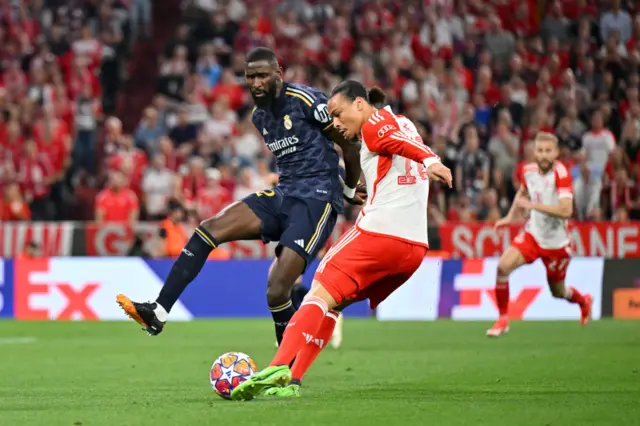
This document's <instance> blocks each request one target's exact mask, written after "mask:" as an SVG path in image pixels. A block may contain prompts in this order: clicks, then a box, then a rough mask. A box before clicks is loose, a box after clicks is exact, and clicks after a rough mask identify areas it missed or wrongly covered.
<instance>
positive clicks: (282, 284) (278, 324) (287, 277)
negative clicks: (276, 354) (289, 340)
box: [267, 247, 307, 345]
mask: <svg viewBox="0 0 640 426" xmlns="http://www.w3.org/2000/svg"><path fill="white" fill-rule="evenodd" d="M306 265H307V262H306V260H305V259H304V258H303V257H302V256H300V255H299V254H298V253H296V252H295V251H293V250H291V249H290V248H289V247H282V251H281V252H280V256H278V258H277V259H276V261H275V262H274V264H273V265H272V267H271V269H270V271H269V278H268V280H267V304H268V306H269V311H270V312H271V316H272V318H273V324H274V327H275V331H276V340H277V343H278V345H280V342H282V336H283V334H284V331H285V329H286V328H287V324H289V321H290V320H291V318H292V317H293V314H295V313H296V306H295V305H294V303H293V301H292V299H291V290H292V288H293V286H294V285H295V283H296V280H297V279H298V278H299V277H300V275H302V273H303V272H304V268H305V267H306Z"/></svg>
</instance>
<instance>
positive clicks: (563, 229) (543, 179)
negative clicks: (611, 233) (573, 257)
mask: <svg viewBox="0 0 640 426" xmlns="http://www.w3.org/2000/svg"><path fill="white" fill-rule="evenodd" d="M520 181H521V182H522V183H523V186H524V188H525V189H526V190H527V191H528V192H529V197H530V198H531V201H532V202H534V203H540V204H545V205H548V206H554V205H557V204H558V203H559V202H560V199H561V198H570V199H572V198H573V187H572V180H571V175H570V174H569V171H568V170H567V168H566V167H565V166H564V164H562V163H561V162H559V161H556V162H555V163H554V164H553V167H551V169H550V170H549V171H548V172H547V173H544V174H543V173H542V172H540V169H539V168H538V165H537V164H536V163H529V164H527V165H525V166H524V167H523V168H522V176H521V177H520ZM525 231H526V232H528V233H530V234H531V235H532V236H533V238H534V239H535V240H536V242H537V243H538V245H539V246H540V247H541V248H543V249H558V248H563V247H566V246H568V245H569V243H570V241H571V237H570V234H569V221H568V220H567V219H562V218H559V217H554V216H551V215H548V214H546V213H542V212H539V211H536V210H532V211H531V213H530V215H529V220H527V223H526V225H525Z"/></svg>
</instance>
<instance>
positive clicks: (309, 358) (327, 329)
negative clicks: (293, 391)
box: [291, 311, 340, 380]
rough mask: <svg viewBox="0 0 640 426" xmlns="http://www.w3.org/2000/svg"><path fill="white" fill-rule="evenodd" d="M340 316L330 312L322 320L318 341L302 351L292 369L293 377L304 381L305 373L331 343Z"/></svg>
mask: <svg viewBox="0 0 640 426" xmlns="http://www.w3.org/2000/svg"><path fill="white" fill-rule="evenodd" d="M338 315H340V313H339V312H336V311H329V312H328V313H327V315H325V317H324V320H322V324H321V325H320V329H319V330H318V336H317V339H316V340H314V341H312V342H310V343H307V344H306V345H305V346H304V347H303V348H302V350H301V351H300V352H298V355H297V356H296V360H295V362H294V363H293V368H291V376H292V377H293V378H294V379H297V380H302V377H303V376H304V373H306V372H307V370H308V369H309V367H311V364H313V362H314V361H315V360H316V358H317V357H318V355H320V352H321V351H322V348H324V347H325V346H327V343H329V340H330V339H331V336H332V335H333V329H334V328H336V321H337V320H338Z"/></svg>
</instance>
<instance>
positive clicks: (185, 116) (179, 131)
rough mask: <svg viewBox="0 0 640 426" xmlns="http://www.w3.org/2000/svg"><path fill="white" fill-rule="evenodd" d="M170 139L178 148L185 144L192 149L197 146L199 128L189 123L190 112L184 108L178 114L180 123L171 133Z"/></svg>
mask: <svg viewBox="0 0 640 426" xmlns="http://www.w3.org/2000/svg"><path fill="white" fill-rule="evenodd" d="M169 137H170V138H171V140H172V141H173V143H174V144H175V146H177V147H180V146H181V145H183V144H184V145H186V146H190V147H192V148H193V147H194V146H195V143H196V139H197V137H198V127H197V126H196V125H195V124H193V123H190V122H189V112H188V111H187V110H186V109H184V108H183V109H181V110H180V111H179V112H178V122H177V124H176V125H175V126H174V127H173V128H172V129H171V130H170V131H169Z"/></svg>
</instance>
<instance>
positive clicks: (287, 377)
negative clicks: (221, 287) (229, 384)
mask: <svg viewBox="0 0 640 426" xmlns="http://www.w3.org/2000/svg"><path fill="white" fill-rule="evenodd" d="M383 100H384V94H383V93H382V91H380V90H379V89H372V90H371V91H369V92H367V89H366V88H365V87H364V86H363V85H362V84H361V83H359V82H356V81H351V80H349V81H345V82H343V83H341V84H339V85H338V86H337V87H336V88H335V89H334V90H333V92H332V93H331V97H330V99H329V101H328V103H327V105H328V111H329V114H330V115H331V117H332V118H333V125H334V126H335V128H336V129H338V130H339V131H340V132H341V133H342V135H343V136H344V137H345V139H347V140H353V139H354V138H356V137H359V139H360V142H361V148H360V163H361V165H362V171H363V172H364V175H365V180H366V185H367V194H368V200H367V203H366V205H365V206H364V207H363V209H362V212H361V214H360V217H359V218H358V221H357V222H356V225H355V226H354V227H352V228H351V229H350V230H349V231H348V232H346V233H345V234H344V235H343V236H342V237H341V238H340V239H339V240H338V241H337V242H336V243H335V244H334V246H333V247H332V248H331V249H330V250H329V251H328V252H327V254H326V255H325V257H324V259H323V260H322V262H321V263H320V265H319V266H318V269H317V271H316V274H315V277H314V281H313V284H312V288H311V290H310V291H309V293H308V294H307V296H306V297H305V299H304V301H303V302H302V304H301V306H300V309H299V310H298V311H297V312H296V314H295V315H294V316H293V318H291V321H290V322H289V325H288V327H287V329H286V332H285V334H284V340H283V341H282V343H281V344H280V348H279V349H278V352H277V353H276V356H275V357H274V358H273V360H272V361H271V363H270V364H269V367H267V368H266V369H265V370H263V371H261V372H258V373H256V374H255V375H254V376H253V377H252V378H251V379H249V380H248V381H247V382H244V383H242V384H240V385H239V386H238V387H237V388H236V389H234V391H233V393H232V394H231V398H232V399H245V400H246V399H252V398H254V397H255V396H257V395H259V394H261V393H262V392H263V391H264V392H265V394H268V395H272V396H298V395H299V385H300V380H301V379H302V375H303V374H304V373H305V372H306V370H307V369H308V368H309V367H310V366H311V364H312V362H313V361H314V360H315V359H316V357H317V356H318V354H319V353H320V351H321V350H322V348H323V347H324V346H325V345H326V343H327V342H328V341H329V339H330V338H331V334H332V332H333V328H334V327H335V323H336V319H337V318H338V312H339V311H340V310H341V309H343V308H344V307H345V306H347V305H349V304H351V303H353V302H355V301H359V300H365V299H369V303H370V305H371V307H372V308H375V307H376V306H377V305H378V304H379V303H380V302H382V301H383V300H385V299H386V298H387V297H388V296H389V295H390V294H391V293H392V292H393V291H395V290H396V289H397V288H398V287H400V286H401V285H402V284H404V283H405V282H406V281H407V280H408V279H409V278H410V277H411V275H413V273H414V272H415V271H416V270H417V269H418V267H419V266H420V264H421V263H422V260H423V259H424V257H425V255H426V253H427V248H428V241H427V202H428V197H429V181H430V180H434V181H442V182H446V183H447V184H448V185H449V187H451V181H452V177H451V171H450V170H449V169H448V168H447V167H445V166H444V165H442V163H441V162H440V159H439V158H438V157H437V156H436V155H435V154H434V153H433V152H432V151H431V150H430V149H429V148H428V147H426V146H425V145H424V144H423V143H422V139H421V138H420V135H419V134H418V131H417V129H416V127H415V126H414V125H413V123H412V122H411V121H410V120H408V119H407V118H405V117H402V116H398V115H396V114H394V113H393V111H391V109H390V108H384V109H377V108H376V107H375V106H374V105H375V104H379V103H382V102H383ZM294 358H295V362H294V363H293V366H292V368H291V370H290V369H289V367H288V366H289V364H290V363H291V362H292V361H293V360H294ZM287 384H288V386H286V385H287ZM265 389H266V391H265Z"/></svg>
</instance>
